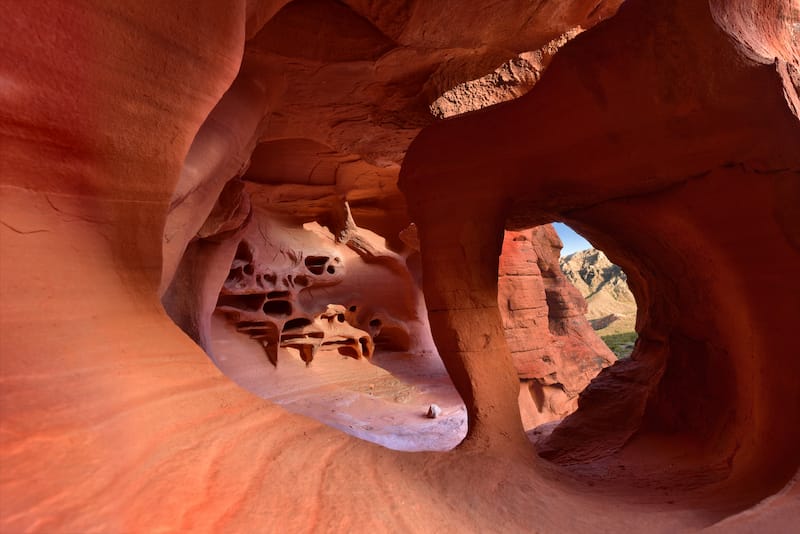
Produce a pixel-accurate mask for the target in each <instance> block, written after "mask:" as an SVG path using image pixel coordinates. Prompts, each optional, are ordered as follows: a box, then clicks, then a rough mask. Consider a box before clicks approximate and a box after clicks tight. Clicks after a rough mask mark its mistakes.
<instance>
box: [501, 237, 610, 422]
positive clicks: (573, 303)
mask: <svg viewBox="0 0 800 534" xmlns="http://www.w3.org/2000/svg"><path fill="white" fill-rule="evenodd" d="M561 247H562V244H561V240H560V239H559V238H558V235H557V234H556V232H555V230H554V229H553V227H552V226H551V225H545V226H538V227H536V228H533V229H531V230H525V231H519V232H511V231H508V232H506V233H505V238H504V240H503V249H502V252H501V254H500V270H499V273H498V281H497V285H498V288H497V298H498V307H499V308H500V315H501V317H502V321H503V329H504V331H505V336H506V341H507V342H508V348H509V350H510V351H511V357H512V359H513V362H514V367H515V368H516V370H517V373H518V374H519V377H520V378H521V379H522V390H521V393H520V408H521V410H522V416H523V424H524V425H525V428H533V427H535V426H537V425H539V424H542V423H547V422H549V421H553V420H557V419H561V418H563V417H565V416H567V415H569V414H570V413H572V412H574V411H575V409H576V408H577V406H578V394H579V393H580V392H581V391H583V389H584V388H585V387H586V386H587V385H588V384H589V382H590V381H591V379H593V378H594V377H595V376H596V375H597V373H599V372H600V370H601V369H602V368H604V367H607V366H609V365H611V364H612V363H613V362H614V361H615V360H616V357H615V356H614V355H613V354H612V353H611V351H610V350H609V349H608V347H606V345H605V344H604V343H603V342H602V341H601V340H600V339H599V338H598V337H597V334H595V333H594V331H593V330H592V328H591V326H590V325H589V323H588V322H587V321H586V319H585V317H584V316H585V313H586V301H585V300H584V299H583V297H582V296H581V294H580V293H579V292H578V290H577V289H576V288H575V287H574V286H573V285H571V284H570V283H569V281H568V280H567V278H566V277H565V276H564V274H563V273H562V272H561V269H560V268H559V254H560V251H561Z"/></svg>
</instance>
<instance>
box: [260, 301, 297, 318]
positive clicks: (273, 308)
mask: <svg viewBox="0 0 800 534" xmlns="http://www.w3.org/2000/svg"><path fill="white" fill-rule="evenodd" d="M264 313H266V314H267V315H291V314H292V304H291V302H289V301H288V300H270V301H267V302H265V303H264Z"/></svg>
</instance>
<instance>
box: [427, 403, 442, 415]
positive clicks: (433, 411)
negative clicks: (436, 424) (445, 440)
mask: <svg viewBox="0 0 800 534" xmlns="http://www.w3.org/2000/svg"><path fill="white" fill-rule="evenodd" d="M441 414H442V409H441V408H439V406H438V405H437V404H431V405H430V406H429V407H428V413H427V416H428V418H429V419H436V418H437V417H439V416H440V415H441Z"/></svg>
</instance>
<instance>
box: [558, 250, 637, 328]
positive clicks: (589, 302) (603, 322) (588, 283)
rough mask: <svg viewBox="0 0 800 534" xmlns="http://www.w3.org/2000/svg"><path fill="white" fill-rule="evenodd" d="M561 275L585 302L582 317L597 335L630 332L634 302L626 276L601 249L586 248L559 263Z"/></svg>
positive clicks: (634, 314) (633, 325)
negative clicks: (583, 315) (584, 311)
mask: <svg viewBox="0 0 800 534" xmlns="http://www.w3.org/2000/svg"><path fill="white" fill-rule="evenodd" d="M559 266H560V267H561V271H562V272H563V273H564V276H566V277H567V279H568V280H569V281H570V283H571V284H572V285H573V286H575V288H576V289H577V290H578V291H580V293H581V295H583V297H584V298H585V299H586V306H587V309H586V318H587V319H589V322H590V323H591V325H592V328H594V329H595V330H596V331H597V333H598V335H606V334H616V333H620V332H633V330H634V327H635V325H636V299H634V297H633V293H631V290H630V288H628V282H627V276H626V275H625V272H624V271H623V270H622V269H620V267H619V265H614V264H613V263H611V262H610V261H609V260H608V258H607V257H606V255H605V254H604V253H603V251H602V250H597V249H593V248H591V249H588V250H581V251H579V252H575V253H573V254H570V255H569V256H567V257H565V258H561V259H560V260H559Z"/></svg>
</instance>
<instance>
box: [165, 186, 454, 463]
mask: <svg viewBox="0 0 800 534" xmlns="http://www.w3.org/2000/svg"><path fill="white" fill-rule="evenodd" d="M252 187H253V192H252V193H251V194H253V195H256V194H258V191H259V187H260V186H258V185H254V186H252ZM220 198H222V197H220ZM345 209H346V210H349V207H347V206H345ZM315 218H319V219H322V220H325V219H326V217H325V216H324V214H320V215H318V216H317V217H315ZM349 218H350V219H351V221H352V222H351V223H350V224H351V226H350V228H349V229H348V235H350V236H352V238H353V240H354V241H355V242H354V243H350V242H342V241H340V240H337V238H336V237H335V235H334V233H332V232H331V231H330V230H329V229H328V227H327V226H322V225H321V224H319V223H318V222H316V221H312V222H303V221H302V220H300V221H293V220H287V219H283V218H278V217H276V216H275V215H274V214H273V213H271V212H270V211H268V210H266V209H262V208H256V209H254V210H253V213H252V214H251V215H250V218H249V219H248V220H246V221H245V222H244V225H243V227H242V228H241V229H240V230H239V231H238V232H236V233H226V234H223V236H221V237H214V238H213V239H197V240H195V241H194V242H192V243H190V245H189V247H188V249H187V252H186V253H185V258H184V260H183V261H182V262H181V268H179V269H178V272H177V273H176V280H178V281H179V283H173V285H172V287H171V288H170V291H169V292H168V293H167V295H166V296H165V298H164V300H163V302H164V305H165V307H166V308H167V309H168V311H169V313H170V315H171V316H172V317H173V319H175V320H176V323H178V324H179V325H180V326H181V327H182V328H184V329H185V330H186V332H187V333H189V334H190V335H191V336H192V337H193V338H194V339H195V340H196V341H197V342H198V343H199V344H200V345H201V346H202V347H203V348H204V350H205V351H206V353H207V354H208V355H209V356H210V357H211V359H212V360H213V361H214V363H215V364H216V365H217V367H218V368H219V369H220V370H221V371H222V372H223V373H224V374H225V375H226V376H228V377H229V378H231V379H232V380H233V381H234V382H236V383H237V384H238V385H240V386H241V387H243V388H245V389H247V390H249V391H251V392H252V393H255V394H256V395H258V396H260V397H262V398H264V399H267V400H269V401H271V402H275V403H277V404H280V405H281V406H283V407H284V408H286V409H287V410H289V411H292V412H296V413H300V414H302V415H306V416H309V417H312V418H314V419H317V420H319V421H321V422H323V423H325V424H327V425H330V426H332V427H334V428H337V429H339V430H341V431H343V432H345V433H348V434H351V435H353V436H356V437H359V438H362V439H365V440H367V441H372V442H375V443H378V444H380V445H383V446H386V447H388V448H391V449H396V450H405V451H422V450H450V449H452V448H453V447H455V446H456V445H457V444H458V443H460V442H461V441H462V440H463V439H464V436H465V435H466V431H467V422H466V419H467V417H466V408H465V406H464V403H463V401H462V399H461V397H460V396H459V394H458V392H457V391H456V390H455V388H454V386H453V383H452V381H451V379H450V376H449V375H448V373H447V371H446V369H445V368H444V365H443V363H442V361H441V359H440V358H439V355H438V352H437V350H436V347H435V345H434V343H433V341H432V337H431V332H430V326H429V324H428V318H427V311H426V308H425V303H424V299H423V296H422V291H421V287H420V284H419V278H420V275H419V273H415V272H414V270H415V269H418V268H419V267H418V261H415V260H414V257H415V256H418V255H419V252H418V251H417V250H415V249H413V248H411V247H400V248H395V249H392V248H390V246H389V245H387V244H386V239H384V238H383V237H381V236H380V235H379V234H377V233H374V232H372V231H370V230H367V229H366V228H360V227H358V226H357V225H356V223H355V219H354V218H353V216H352V215H351V216H350V217H349ZM339 235H341V234H339ZM200 251H202V252H203V253H202V254H200ZM409 257H411V261H409ZM195 262H196V263H195ZM226 265H227V267H226ZM198 273H199V274H200V276H198ZM213 293H217V294H218V296H217V297H216V299H214V300H211V299H207V298H206V297H204V295H207V294H213ZM432 405H434V406H437V407H438V408H437V409H436V412H437V417H436V418H429V417H427V416H426V414H427V413H428V412H429V411H430V410H431V406H432Z"/></svg>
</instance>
